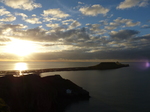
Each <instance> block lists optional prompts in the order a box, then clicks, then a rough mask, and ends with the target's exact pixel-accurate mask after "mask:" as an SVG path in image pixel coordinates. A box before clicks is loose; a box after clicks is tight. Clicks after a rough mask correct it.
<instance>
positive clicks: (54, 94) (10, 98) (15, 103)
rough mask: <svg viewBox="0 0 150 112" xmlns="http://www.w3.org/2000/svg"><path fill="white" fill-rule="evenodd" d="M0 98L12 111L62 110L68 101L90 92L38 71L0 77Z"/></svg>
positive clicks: (80, 99) (60, 111)
mask: <svg viewBox="0 0 150 112" xmlns="http://www.w3.org/2000/svg"><path fill="white" fill-rule="evenodd" d="M0 85H1V86H0V91H1V92H0V98H1V99H3V100H4V101H5V102H6V104H7V105H8V107H9V108H10V111H11V112H30V111H32V112H41V111H44V112H48V111H50V112H62V111H64V110H65V109H66V108H67V107H68V106H69V105H71V104H73V103H75V102H77V101H82V100H89V98H90V96H89V92H88V91H86V90H84V89H83V88H82V87H79V86H78V85H76V84H75V83H73V82H72V81H70V80H68V79H64V78H62V77H61V76H60V75H53V76H47V77H40V76H38V75H37V74H30V75H25V76H22V77H13V76H12V75H6V76H4V77H1V78H0Z"/></svg>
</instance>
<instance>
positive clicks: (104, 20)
mask: <svg viewBox="0 0 150 112" xmlns="http://www.w3.org/2000/svg"><path fill="white" fill-rule="evenodd" d="M149 13H150V0H79V1H78V0H0V52H1V53H0V61H8V60H33V61H37V60H47V61H48V60H49V61H52V60H57V61H61V60H63V61H70V60H74V61H77V60H82V61H87V60H90V61H98V60H130V61H131V60H132V61H143V60H148V61H149V60H150V14H149Z"/></svg>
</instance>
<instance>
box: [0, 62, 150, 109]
mask: <svg viewBox="0 0 150 112" xmlns="http://www.w3.org/2000/svg"><path fill="white" fill-rule="evenodd" d="M17 63H18V62H0V70H12V69H17V66H18V65H17ZM24 63H25V64H22V65H21V64H20V65H19V66H24V69H40V68H56V67H58V68H59V67H60V68H61V67H78V66H91V65H96V64H98V63H96V62H93V63H91V62H82V63H81V62H74V63H72V62H24ZM129 64H130V67H124V68H120V69H114V70H87V71H63V72H50V73H43V74H42V76H47V75H54V74H60V75H61V76H62V77H63V78H65V79H69V80H71V81H72V82H74V83H76V84H77V85H79V86H81V87H82V88H84V89H86V90H87V91H89V93H90V96H91V98H90V99H89V101H79V102H76V103H74V104H72V105H70V106H69V107H68V108H67V109H66V112H150V64H149V62H134V63H133V62H132V63H129Z"/></svg>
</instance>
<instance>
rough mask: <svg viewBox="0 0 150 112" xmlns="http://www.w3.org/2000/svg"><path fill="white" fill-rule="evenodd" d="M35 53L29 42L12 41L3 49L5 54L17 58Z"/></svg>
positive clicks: (32, 45)
mask: <svg viewBox="0 0 150 112" xmlns="http://www.w3.org/2000/svg"><path fill="white" fill-rule="evenodd" d="M34 51H35V46H34V44H33V43H32V42H30V41H24V40H12V41H11V42H10V43H8V44H7V45H6V47H5V52H7V53H12V54H16V55H18V56H26V55H29V54H31V53H33V52H34Z"/></svg>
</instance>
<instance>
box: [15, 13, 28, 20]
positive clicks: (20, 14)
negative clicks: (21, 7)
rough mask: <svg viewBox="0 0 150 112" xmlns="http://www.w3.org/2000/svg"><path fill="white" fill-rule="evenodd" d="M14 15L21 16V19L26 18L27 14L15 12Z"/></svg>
mask: <svg viewBox="0 0 150 112" xmlns="http://www.w3.org/2000/svg"><path fill="white" fill-rule="evenodd" d="M15 15H16V16H22V18H23V19H25V18H27V17H28V16H27V15H26V14H24V13H15Z"/></svg>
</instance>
